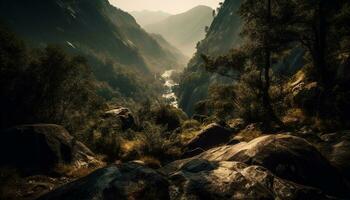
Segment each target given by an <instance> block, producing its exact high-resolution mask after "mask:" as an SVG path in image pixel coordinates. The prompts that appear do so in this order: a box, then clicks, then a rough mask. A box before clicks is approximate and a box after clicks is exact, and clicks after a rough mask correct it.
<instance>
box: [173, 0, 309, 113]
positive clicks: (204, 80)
mask: <svg viewBox="0 0 350 200" xmlns="http://www.w3.org/2000/svg"><path fill="white" fill-rule="evenodd" d="M241 2H242V1H241V0H226V1H225V2H224V3H223V4H222V6H221V7H220V8H218V10H219V12H218V14H217V16H216V17H215V19H214V21H213V23H212V24H211V26H210V28H209V30H208V33H207V35H206V37H205V39H204V40H202V41H200V43H199V44H198V46H197V52H196V53H195V55H194V56H193V58H192V59H191V60H190V62H189V64H188V66H187V68H186V69H185V70H184V72H183V74H182V78H181V81H180V84H179V87H178V91H177V95H178V97H179V106H180V107H181V108H182V109H183V110H184V111H185V112H186V113H187V114H189V115H192V114H193V113H194V109H195V106H196V104H197V103H198V102H200V101H202V100H204V99H206V97H207V96H208V88H209V87H210V86H211V85H213V84H222V83H224V84H227V83H230V84H231V83H232V80H231V79H229V78H226V77H223V76H220V75H217V74H210V73H208V72H206V71H205V70H204V68H203V67H202V65H203V60H202V59H201V55H202V54H205V55H208V56H210V57H218V56H221V55H226V54H227V53H229V51H230V50H231V49H233V48H237V47H239V46H240V44H241V41H242V39H241V37H240V32H241V27H242V20H241V18H240V16H239V14H238V12H237V11H238V10H239V7H240V4H241ZM303 57H304V51H303V50H301V49H300V48H295V49H293V50H292V52H291V53H290V55H288V56H287V57H286V58H285V59H284V60H283V62H279V63H277V64H275V65H274V66H273V70H274V72H276V73H279V74H281V75H283V76H285V77H286V76H291V75H293V74H294V73H295V72H297V71H298V70H299V69H300V67H302V66H303V64H302V63H303V62H304V59H303Z"/></svg>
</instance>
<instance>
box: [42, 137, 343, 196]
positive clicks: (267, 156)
mask: <svg viewBox="0 0 350 200" xmlns="http://www.w3.org/2000/svg"><path fill="white" fill-rule="evenodd" d="M332 196H335V197H340V198H341V199H346V198H348V193H347V189H346V186H345V185H344V184H343V182H342V180H341V178H340V177H339V176H338V174H337V172H336V170H335V168H333V167H332V166H331V165H330V164H329V163H328V161H327V160H326V159H325V158H323V157H322V156H321V154H320V153H319V152H318V151H317V150H316V149H315V148H314V147H313V146H312V145H311V144H310V143H308V142H307V141H306V140H304V139H302V138H299V137H295V136H291V135H287V134H283V135H282V134H281V135H267V136H262V137H259V138H257V139H255V140H252V141H251V142H249V143H246V142H242V143H239V144H237V145H227V146H221V147H218V148H214V149H211V150H208V151H206V152H203V153H202V154H200V155H198V156H195V157H192V158H188V159H184V160H178V161H175V162H172V163H170V164H168V165H166V166H165V167H162V168H160V169H158V170H154V169H150V168H147V167H146V166H145V165H144V164H142V163H139V162H131V163H126V164H118V165H113V166H110V167H106V168H103V169H100V170H97V171H95V172H94V173H92V174H91V175H89V176H87V177H85V178H82V179H79V180H77V181H75V182H72V183H69V184H67V185H65V186H63V187H61V188H59V189H57V190H55V191H53V192H51V193H48V194H46V195H44V196H42V197H41V198H39V200H59V199H65V200H75V199H80V200H112V199H156V200H157V199H165V200H166V199H172V200H183V199H191V200H192V199H193V200H201V199H223V200H225V199H242V200H243V199H244V200H245V199H268V200H269V199H271V200H274V199H286V200H304V199H307V200H327V199H334V200H335V199H337V198H333V197H332Z"/></svg>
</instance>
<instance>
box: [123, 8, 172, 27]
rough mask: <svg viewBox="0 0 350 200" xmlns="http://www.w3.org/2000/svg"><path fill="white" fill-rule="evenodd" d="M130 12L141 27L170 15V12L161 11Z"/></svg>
mask: <svg viewBox="0 0 350 200" xmlns="http://www.w3.org/2000/svg"><path fill="white" fill-rule="evenodd" d="M130 14H131V15H132V16H133V17H134V18H135V19H136V21H137V23H138V24H140V25H141V26H142V27H145V26H147V25H150V24H154V23H158V22H160V21H163V20H165V19H166V18H168V17H170V16H171V14H169V13H166V12H162V11H150V10H143V11H132V12H130Z"/></svg>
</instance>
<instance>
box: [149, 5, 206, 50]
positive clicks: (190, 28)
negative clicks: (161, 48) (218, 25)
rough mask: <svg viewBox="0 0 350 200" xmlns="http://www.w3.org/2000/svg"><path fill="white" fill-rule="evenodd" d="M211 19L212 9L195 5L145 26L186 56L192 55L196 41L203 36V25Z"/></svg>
mask: <svg viewBox="0 0 350 200" xmlns="http://www.w3.org/2000/svg"><path fill="white" fill-rule="evenodd" d="M212 21H213V9H212V8H210V7H207V6H197V7H195V8H193V9H191V10H189V11H187V12H185V13H181V14H178V15H173V16H170V17H168V18H166V19H165V20H163V21H161V22H159V23H155V24H150V25H148V26H145V29H146V30H147V31H148V32H150V33H157V34H161V35H162V36H163V37H164V38H165V39H166V40H168V41H169V42H170V43H171V44H174V45H175V46H176V47H177V48H179V49H180V50H181V51H182V52H184V53H185V54H186V55H188V56H192V54H193V53H194V51H195V47H196V44H197V42H198V41H200V40H202V39H203V38H204V37H205V27H206V26H210V24H211V22H212Z"/></svg>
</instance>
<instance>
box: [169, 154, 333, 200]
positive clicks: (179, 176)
mask: <svg viewBox="0 0 350 200" xmlns="http://www.w3.org/2000/svg"><path fill="white" fill-rule="evenodd" d="M168 175H169V176H170V178H169V179H170V180H171V187H170V196H171V199H174V200H177V199H195V200H197V199H198V200H201V199H241V200H245V199H271V200H273V199H288V200H294V199H296V200H297V199H300V200H301V199H308V200H319V199H328V197H327V196H326V195H324V194H323V193H322V192H321V191H320V190H318V189H315V188H311V187H307V186H302V185H298V184H295V183H292V182H289V181H286V180H283V179H280V178H278V177H276V176H275V175H273V174H272V173H271V172H269V171H268V170H267V169H265V168H263V167H259V166H248V165H246V164H244V163H241V162H232V161H220V162H210V161H207V160H203V159H194V160H191V161H188V162H186V163H184V164H183V165H181V166H179V168H177V169H176V170H175V171H173V172H172V173H170V174H168Z"/></svg>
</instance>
